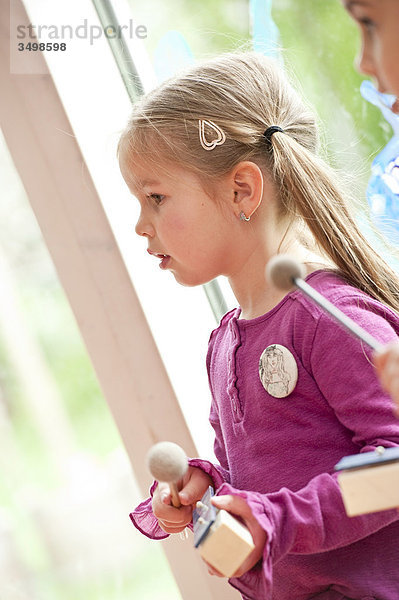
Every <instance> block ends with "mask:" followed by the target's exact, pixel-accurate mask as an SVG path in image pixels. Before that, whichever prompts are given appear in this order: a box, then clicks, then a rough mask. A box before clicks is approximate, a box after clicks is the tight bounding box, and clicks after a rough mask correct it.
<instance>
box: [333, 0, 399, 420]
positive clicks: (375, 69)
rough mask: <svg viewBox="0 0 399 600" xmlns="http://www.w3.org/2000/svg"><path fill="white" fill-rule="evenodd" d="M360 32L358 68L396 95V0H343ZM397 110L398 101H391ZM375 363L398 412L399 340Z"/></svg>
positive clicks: (398, 46)
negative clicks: (360, 43) (360, 47)
mask: <svg viewBox="0 0 399 600" xmlns="http://www.w3.org/2000/svg"><path fill="white" fill-rule="evenodd" d="M344 5H345V7H346V8H347V10H348V12H349V14H350V15H351V16H352V17H353V19H354V20H355V21H356V22H357V24H358V25H359V28H360V32H361V36H362V49H361V53H360V56H359V60H358V66H359V70H360V71H361V72H362V73H365V74H366V75H371V76H372V77H373V78H375V79H376V81H377V84H378V88H379V90H380V92H385V93H391V94H394V95H395V96H397V97H399V63H398V58H397V57H398V52H399V35H398V31H399V2H398V0H351V1H349V0H344ZM394 110H395V112H399V103H398V101H397V102H396V103H395V105H394ZM375 365H376V367H377V372H378V374H379V376H380V378H381V382H382V384H383V385H384V387H385V389H386V390H387V391H388V392H389V393H390V395H391V396H392V398H393V399H394V400H395V401H396V413H397V415H398V416H399V344H397V343H394V344H390V345H388V346H387V347H386V349H385V350H384V351H383V352H381V353H380V354H378V355H376V356H375Z"/></svg>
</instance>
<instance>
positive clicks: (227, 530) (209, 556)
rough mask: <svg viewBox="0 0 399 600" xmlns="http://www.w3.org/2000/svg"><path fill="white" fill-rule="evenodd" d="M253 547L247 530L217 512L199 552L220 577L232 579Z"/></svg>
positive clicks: (227, 514)
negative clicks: (220, 574)
mask: <svg viewBox="0 0 399 600" xmlns="http://www.w3.org/2000/svg"><path fill="white" fill-rule="evenodd" d="M254 547H255V546H254V543H253V540H252V536H251V534H250V533H249V531H248V529H247V528H246V527H245V526H244V525H242V523H240V522H239V521H238V520H237V519H236V518H234V517H233V516H232V515H231V514H230V513H228V512H227V511H225V510H219V511H218V512H217V515H216V519H215V521H214V523H213V524H212V525H211V527H210V528H209V532H208V534H207V535H206V537H205V539H204V540H203V541H202V542H201V544H200V545H199V551H200V554H201V556H202V558H203V559H204V560H206V562H207V563H209V564H210V565H211V566H212V567H214V568H215V569H217V570H218V571H219V572H220V573H222V575H224V576H225V577H232V576H233V575H234V573H235V572H236V571H237V569H238V568H239V567H240V566H241V565H242V563H243V562H244V560H245V559H246V558H247V557H248V556H249V554H250V553H251V552H252V550H253V549H254Z"/></svg>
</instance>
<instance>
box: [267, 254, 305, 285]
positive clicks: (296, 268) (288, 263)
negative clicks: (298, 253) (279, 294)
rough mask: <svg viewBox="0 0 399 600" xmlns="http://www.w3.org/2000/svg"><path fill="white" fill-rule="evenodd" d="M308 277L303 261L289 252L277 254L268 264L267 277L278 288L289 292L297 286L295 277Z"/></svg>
mask: <svg viewBox="0 0 399 600" xmlns="http://www.w3.org/2000/svg"><path fill="white" fill-rule="evenodd" d="M305 277H306V271H305V267H304V266H303V264H302V263H300V262H298V261H297V260H295V258H292V256H289V255H288V254H276V256H273V258H271V259H270V260H269V262H268V263H267V265H266V279H267V281H268V282H269V283H270V284H271V285H273V286H274V287H275V288H277V289H278V290H282V291H284V292H289V291H290V290H292V288H293V287H294V286H295V282H294V279H297V278H300V279H304V278H305Z"/></svg>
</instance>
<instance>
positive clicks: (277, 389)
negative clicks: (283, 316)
mask: <svg viewBox="0 0 399 600" xmlns="http://www.w3.org/2000/svg"><path fill="white" fill-rule="evenodd" d="M259 377H260V380H261V383H262V385H263V387H264V388H265V390H266V391H267V393H268V394H270V396H273V397H274V398H286V397H287V396H289V395H290V394H291V392H292V391H293V390H294V389H295V386H296V382H297V380H298V367H297V364H296V361H295V358H294V356H293V355H292V352H290V351H289V350H288V348H286V347H285V346H281V345H280V344H271V345H270V346H267V348H265V349H264V350H263V352H262V354H261V356H260V359H259Z"/></svg>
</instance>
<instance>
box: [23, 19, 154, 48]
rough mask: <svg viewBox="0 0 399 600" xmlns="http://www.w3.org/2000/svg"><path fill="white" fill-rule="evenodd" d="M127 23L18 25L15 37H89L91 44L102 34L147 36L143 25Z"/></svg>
mask: <svg viewBox="0 0 399 600" xmlns="http://www.w3.org/2000/svg"><path fill="white" fill-rule="evenodd" d="M128 23H129V24H128V25H117V26H115V25H107V26H106V27H100V25H89V24H88V20H87V19H83V23H82V24H81V25H77V26H76V27H72V25H32V24H30V25H18V26H17V38H18V39H20V40H26V39H31V40H33V39H38V40H40V39H42V36H43V35H44V36H45V37H46V38H47V39H49V40H65V39H69V40H73V39H74V38H77V39H81V40H84V39H89V40H90V45H93V43H94V40H98V39H99V38H101V36H103V35H104V36H105V37H106V38H109V39H116V38H117V39H120V38H121V37H122V34H123V35H125V36H127V37H130V38H135V37H136V38H138V39H140V40H143V39H145V38H146V37H147V27H146V26H145V25H135V24H134V22H133V20H132V19H129V22H128Z"/></svg>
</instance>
